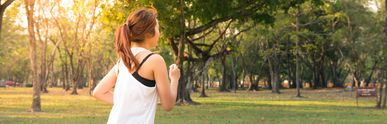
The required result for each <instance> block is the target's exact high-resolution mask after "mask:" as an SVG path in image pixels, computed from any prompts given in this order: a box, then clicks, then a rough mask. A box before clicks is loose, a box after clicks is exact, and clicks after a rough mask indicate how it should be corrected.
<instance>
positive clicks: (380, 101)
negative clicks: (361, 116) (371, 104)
mask: <svg viewBox="0 0 387 124" xmlns="http://www.w3.org/2000/svg"><path fill="white" fill-rule="evenodd" d="M383 87H384V83H382V82H380V86H379V92H378V93H379V96H378V99H377V100H376V108H382V97H383Z"/></svg>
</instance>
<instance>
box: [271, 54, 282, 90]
mask: <svg viewBox="0 0 387 124" xmlns="http://www.w3.org/2000/svg"><path fill="white" fill-rule="evenodd" d="M278 63H279V62H278V61H277V60H269V68H270V75H271V76H270V77H271V86H272V91H271V92H272V93H277V94H280V91H279V88H280V81H279V67H278V66H279V64H278Z"/></svg>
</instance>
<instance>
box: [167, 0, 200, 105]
mask: <svg viewBox="0 0 387 124" xmlns="http://www.w3.org/2000/svg"><path fill="white" fill-rule="evenodd" d="M179 3H180V5H179V11H180V14H181V16H180V22H179V23H180V36H179V37H180V39H179V40H180V41H179V47H178V53H177V59H176V62H175V63H176V64H178V66H179V68H180V79H179V87H178V94H177V98H176V99H177V100H176V101H177V102H176V104H178V105H179V104H197V103H196V102H194V101H193V100H192V99H191V94H190V92H189V90H187V88H186V85H187V81H186V79H185V75H184V66H183V65H184V47H185V38H186V35H185V17H184V7H185V3H184V0H179ZM172 42H173V41H172Z"/></svg>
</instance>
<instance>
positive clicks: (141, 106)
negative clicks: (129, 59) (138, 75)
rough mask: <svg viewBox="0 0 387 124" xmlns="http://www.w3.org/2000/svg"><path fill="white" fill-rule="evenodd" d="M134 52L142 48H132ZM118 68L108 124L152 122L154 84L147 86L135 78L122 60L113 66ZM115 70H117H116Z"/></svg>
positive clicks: (134, 53) (142, 123)
mask: <svg viewBox="0 0 387 124" xmlns="http://www.w3.org/2000/svg"><path fill="white" fill-rule="evenodd" d="M131 50H132V53H133V55H134V56H135V55H136V54H138V53H140V52H142V51H145V50H146V49H144V48H132V49H131ZM114 68H115V69H118V70H119V73H118V76H117V81H116V85H115V87H114V94H113V107H112V110H111V112H110V115H109V119H108V122H107V123H108V124H153V123H154V118H155V114H156V105H157V93H156V86H154V87H148V86H145V85H144V84H142V83H141V82H139V81H138V80H136V79H135V78H134V77H133V76H132V74H131V73H130V72H129V71H128V68H126V66H125V64H124V63H123V62H119V63H117V64H116V65H115V66H114ZM118 70H117V71H118Z"/></svg>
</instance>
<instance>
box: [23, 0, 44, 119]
mask: <svg viewBox="0 0 387 124" xmlns="http://www.w3.org/2000/svg"><path fill="white" fill-rule="evenodd" d="M34 6H35V0H25V9H26V13H27V20H28V34H29V43H30V45H29V47H30V61H31V70H32V84H33V93H32V106H31V112H40V111H42V110H41V104H40V88H41V87H40V85H41V84H40V82H39V79H38V78H39V77H38V75H39V74H38V67H37V66H38V65H37V57H36V55H37V54H36V48H37V47H36V46H37V45H36V39H35V31H34V28H35V26H34V23H35V22H34Z"/></svg>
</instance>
